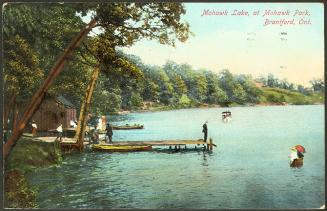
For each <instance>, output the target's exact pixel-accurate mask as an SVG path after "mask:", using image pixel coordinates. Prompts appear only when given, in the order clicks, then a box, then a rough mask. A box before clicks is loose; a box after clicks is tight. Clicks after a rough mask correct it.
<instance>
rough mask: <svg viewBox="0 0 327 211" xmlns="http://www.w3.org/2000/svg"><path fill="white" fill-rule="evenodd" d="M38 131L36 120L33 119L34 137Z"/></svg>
mask: <svg viewBox="0 0 327 211" xmlns="http://www.w3.org/2000/svg"><path fill="white" fill-rule="evenodd" d="M36 131H37V125H36V123H35V121H34V120H33V122H32V135H33V137H35V136H36Z"/></svg>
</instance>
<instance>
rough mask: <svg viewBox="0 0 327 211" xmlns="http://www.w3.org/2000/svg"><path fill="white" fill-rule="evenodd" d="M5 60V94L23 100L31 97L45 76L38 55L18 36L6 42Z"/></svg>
mask: <svg viewBox="0 0 327 211" xmlns="http://www.w3.org/2000/svg"><path fill="white" fill-rule="evenodd" d="M4 58H5V59H4V82H5V91H6V92H5V93H6V94H9V95H18V96H20V97H21V98H22V99H23V98H28V97H30V96H31V95H32V94H33V92H34V91H35V89H36V88H37V87H38V86H39V85H40V81H41V80H42V78H43V75H44V73H43V71H42V70H41V69H40V68H39V59H38V57H37V55H36V53H35V52H34V51H33V50H32V49H31V48H30V46H29V44H28V43H27V42H26V41H25V40H24V39H23V38H21V37H20V36H19V35H16V36H14V37H11V38H10V39H9V40H6V41H5V42H4Z"/></svg>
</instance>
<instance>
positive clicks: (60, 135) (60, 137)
mask: <svg viewBox="0 0 327 211" xmlns="http://www.w3.org/2000/svg"><path fill="white" fill-rule="evenodd" d="M58 138H59V141H60V142H61V140H62V124H60V125H59V126H58V127H57V138H56V139H58Z"/></svg>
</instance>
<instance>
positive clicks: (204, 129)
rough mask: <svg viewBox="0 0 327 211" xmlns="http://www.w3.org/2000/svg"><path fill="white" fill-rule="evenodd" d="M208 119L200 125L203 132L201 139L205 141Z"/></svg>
mask: <svg viewBox="0 0 327 211" xmlns="http://www.w3.org/2000/svg"><path fill="white" fill-rule="evenodd" d="M207 123H208V120H207V121H205V122H204V124H203V125H202V128H203V129H202V133H204V137H203V141H204V142H207V137H208V126H207Z"/></svg>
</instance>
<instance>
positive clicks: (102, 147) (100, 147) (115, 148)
mask: <svg viewBox="0 0 327 211" xmlns="http://www.w3.org/2000/svg"><path fill="white" fill-rule="evenodd" d="M151 149H152V146H151V145H138V146H133V145H110V144H93V145H92V150H96V151H110V152H132V151H149V150H151Z"/></svg>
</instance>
